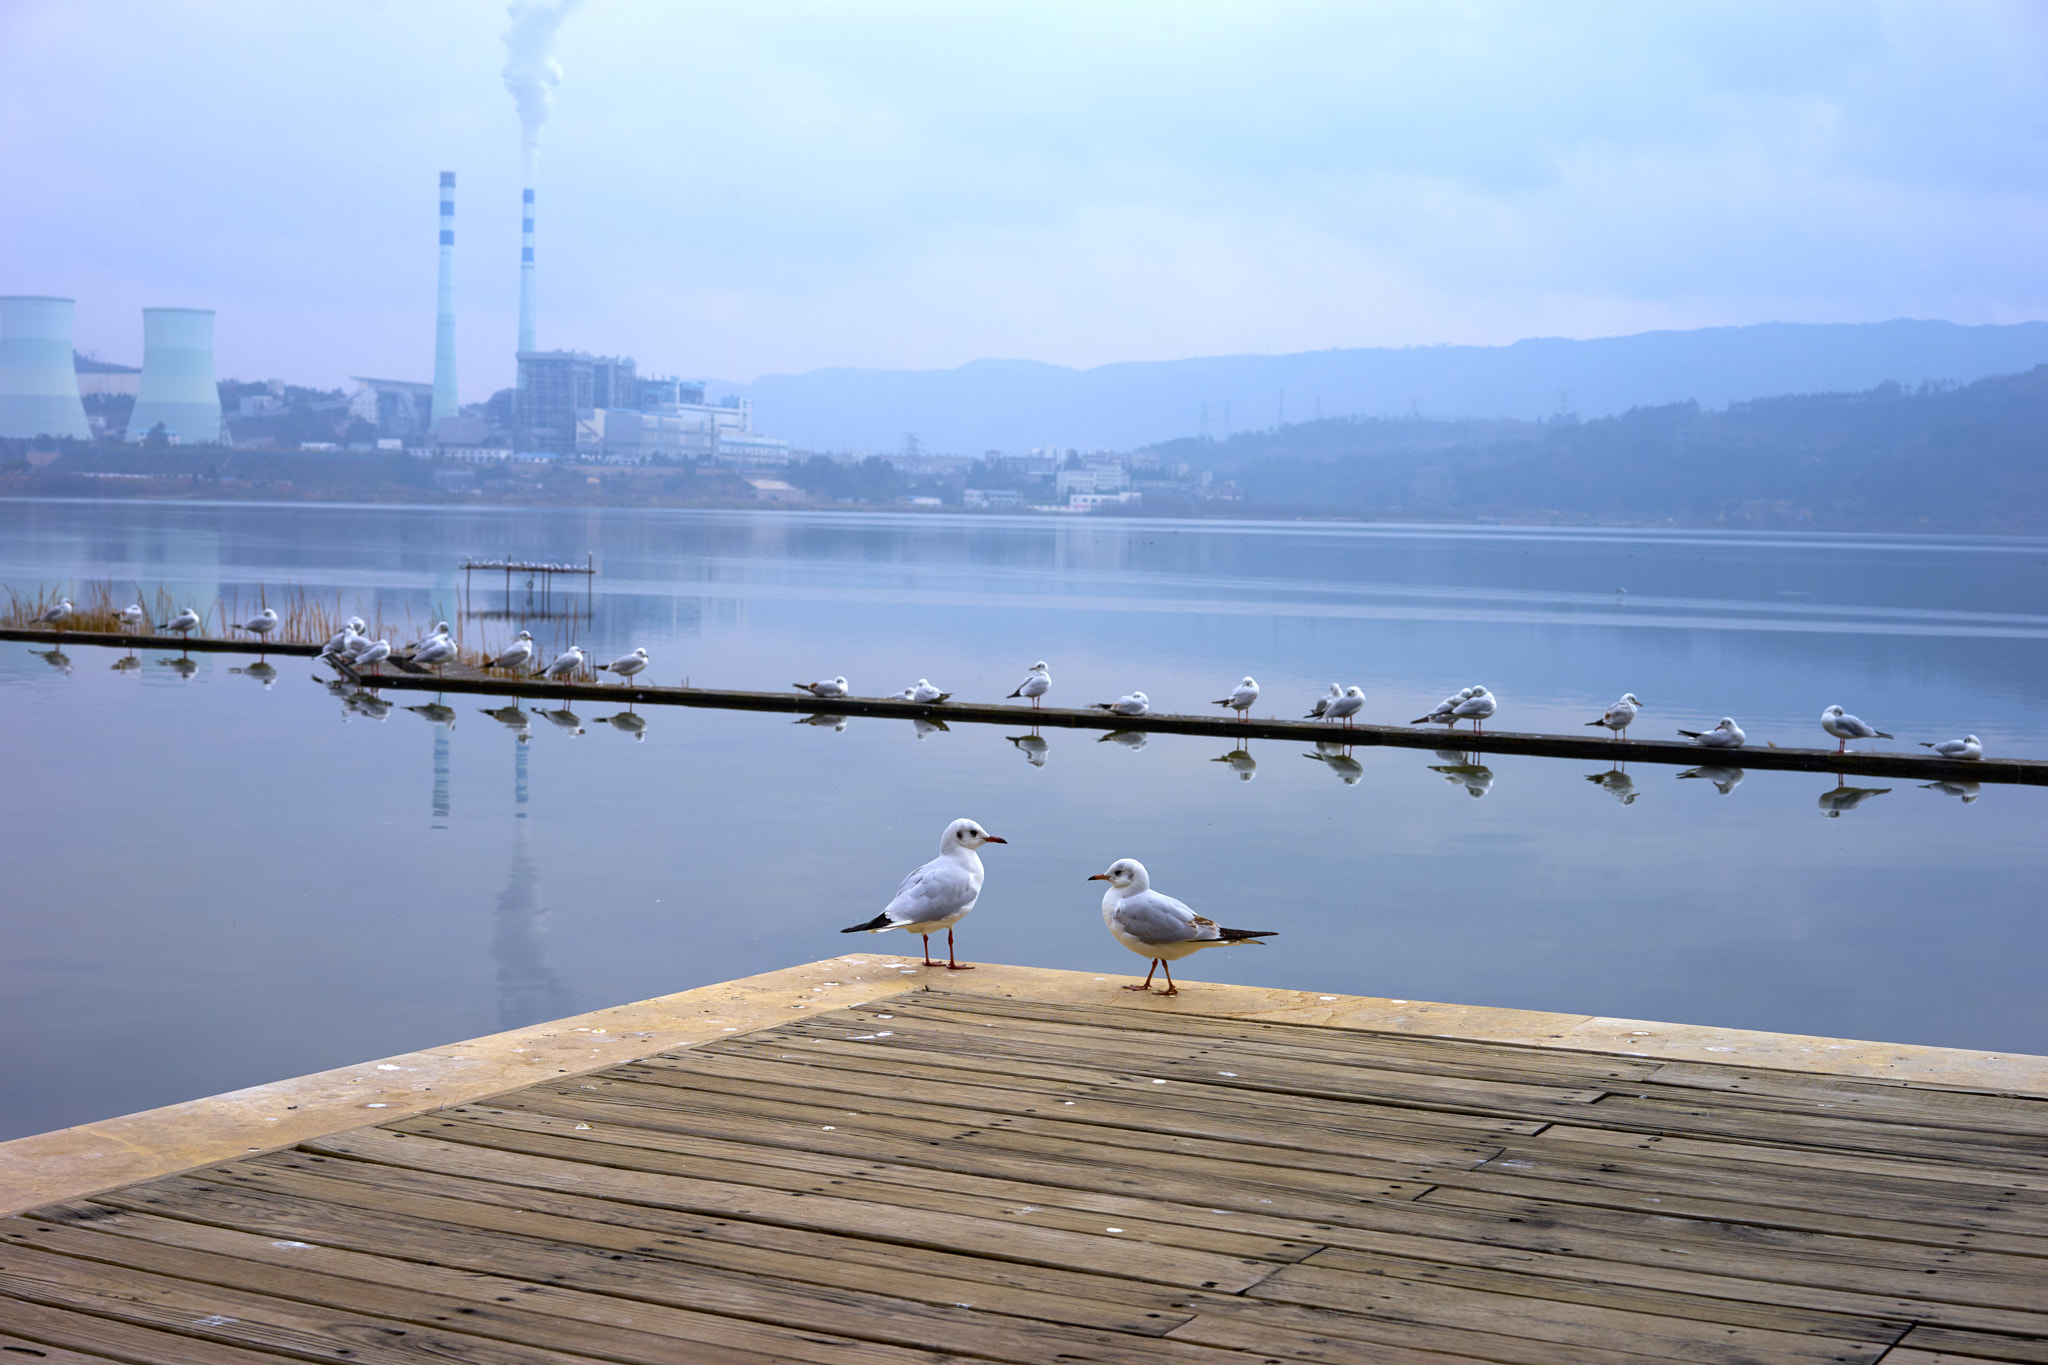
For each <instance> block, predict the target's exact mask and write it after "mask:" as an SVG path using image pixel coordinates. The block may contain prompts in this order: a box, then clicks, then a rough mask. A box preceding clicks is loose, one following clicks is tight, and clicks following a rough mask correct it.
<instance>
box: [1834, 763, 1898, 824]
mask: <svg viewBox="0 0 2048 1365" xmlns="http://www.w3.org/2000/svg"><path fill="white" fill-rule="evenodd" d="M1890 790H1891V788H1890V787H1852V786H1850V785H1849V779H1848V778H1847V777H1845V776H1843V775H1842V774H1839V773H1837V774H1836V775H1835V785H1834V786H1832V787H1830V788H1828V789H1827V790H1826V791H1824V792H1822V793H1821V794H1820V813H1821V814H1822V815H1825V816H1827V818H1828V819H1830V820H1839V819H1840V818H1841V816H1842V812H1843V811H1845V810H1855V809H1856V808H1857V807H1858V806H1860V805H1862V804H1863V803H1864V802H1865V801H1867V800H1869V799H1870V798H1871V797H1873V796H1883V795H1884V794H1885V793H1886V792H1888V791H1890Z"/></svg>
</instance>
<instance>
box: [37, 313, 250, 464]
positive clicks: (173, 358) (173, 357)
mask: <svg viewBox="0 0 2048 1365" xmlns="http://www.w3.org/2000/svg"><path fill="white" fill-rule="evenodd" d="M66 349H67V350H68V349H69V342H68V340H67V342H66ZM159 425H160V426H162V427H163V429H164V434H165V435H166V436H167V437H168V438H169V439H170V440H171V441H172V442H173V443H174V444H179V445H188V446H192V445H217V444H221V443H223V442H225V441H227V439H228V434H227V426H226V424H225V423H224V422H222V420H221V413H220V390H219V388H217V387H216V386H215V384H214V379H213V310H212V309H211V308H145V309H143V310H142V378H141V380H140V381H139V382H138V384H137V393H136V398H135V411H134V412H132V413H130V414H129V416H128V439H129V440H131V441H140V440H143V439H145V438H146V437H147V436H148V435H149V433H150V432H151V431H153V430H155V429H156V428H157V427H158V426H159Z"/></svg>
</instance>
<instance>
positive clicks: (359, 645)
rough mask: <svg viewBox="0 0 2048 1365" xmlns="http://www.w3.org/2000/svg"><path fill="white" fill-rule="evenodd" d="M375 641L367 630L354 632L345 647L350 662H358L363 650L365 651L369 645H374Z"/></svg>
mask: <svg viewBox="0 0 2048 1365" xmlns="http://www.w3.org/2000/svg"><path fill="white" fill-rule="evenodd" d="M376 643H377V642H376V640H374V639H372V638H371V636H370V634H369V632H367V631H358V632H356V634H355V635H354V636H353V637H352V638H351V639H350V640H349V642H348V645H347V646H346V648H347V649H348V657H349V661H350V662H351V663H356V662H360V661H361V659H362V657H363V654H364V652H365V651H367V650H368V649H369V648H370V646H371V645H374V644H376Z"/></svg>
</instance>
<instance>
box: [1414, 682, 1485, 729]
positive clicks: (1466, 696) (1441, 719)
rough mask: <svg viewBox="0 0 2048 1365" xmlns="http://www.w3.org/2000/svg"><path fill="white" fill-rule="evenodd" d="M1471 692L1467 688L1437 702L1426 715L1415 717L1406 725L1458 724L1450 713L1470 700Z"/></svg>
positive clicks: (1471, 690) (1470, 689)
mask: <svg viewBox="0 0 2048 1365" xmlns="http://www.w3.org/2000/svg"><path fill="white" fill-rule="evenodd" d="M1473 691H1474V689H1472V688H1470V687H1468V688H1466V689H1465V690H1464V691H1462V692H1454V693H1452V694H1451V695H1450V696H1448V697H1445V698H1444V699H1443V700H1442V701H1440V702H1438V703H1437V704H1436V706H1435V707H1433V708H1432V709H1431V710H1430V713H1429V714H1428V715H1426V716H1417V717H1416V718H1415V719H1414V720H1411V721H1409V722H1408V723H1409V724H1410V725H1456V724H1457V723H1458V722H1457V720H1456V719H1454V718H1453V716H1452V713H1453V712H1454V711H1456V710H1457V709H1458V706H1459V704H1460V703H1462V702H1465V701H1468V700H1470V698H1471V696H1472V693H1473Z"/></svg>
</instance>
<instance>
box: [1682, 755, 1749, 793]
mask: <svg viewBox="0 0 2048 1365" xmlns="http://www.w3.org/2000/svg"><path fill="white" fill-rule="evenodd" d="M1679 777H1680V778H1687V777H1698V778H1704V779H1705V780H1706V781H1708V782H1711V783H1713V784H1714V787H1715V789H1716V790H1717V791H1719V792H1720V793H1721V795H1723V796H1726V795H1727V794H1728V793H1729V792H1732V791H1734V790H1735V789H1736V788H1737V787H1739V786H1741V785H1742V778H1743V771H1742V769H1740V768H1726V767H1723V766H1721V765H1720V764H1718V763H1703V764H1701V765H1700V766H1699V767H1697V768H1687V769H1686V770H1685V771H1684V772H1682V773H1680V774H1679Z"/></svg>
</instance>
